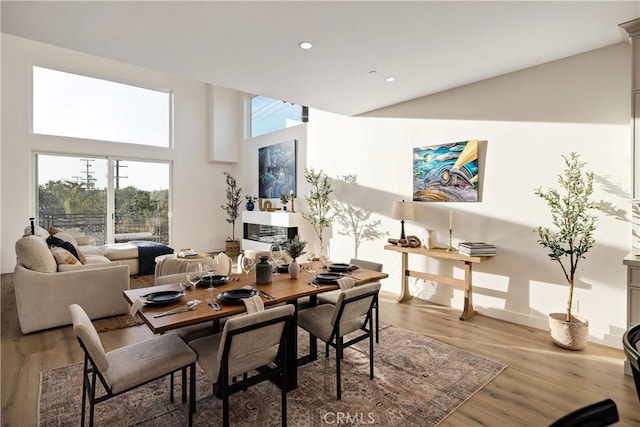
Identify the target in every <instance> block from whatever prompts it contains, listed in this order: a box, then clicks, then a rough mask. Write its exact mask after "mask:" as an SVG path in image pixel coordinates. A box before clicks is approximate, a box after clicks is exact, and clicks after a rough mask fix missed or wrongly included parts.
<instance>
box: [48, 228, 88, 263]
mask: <svg viewBox="0 0 640 427" xmlns="http://www.w3.org/2000/svg"><path fill="white" fill-rule="evenodd" d="M53 237H57V238H58V239H62V240H64V241H65V242H69V243H71V244H72V245H73V248H74V249H75V252H76V254H77V255H76V258H78V260H79V261H80V263H82V264H86V262H87V258H85V256H84V255H83V254H82V252H80V248H79V247H78V242H76V239H74V238H73V236H72V235H71V234H69V233H67V232H66V231H59V232H57V233H56V234H54V236H53ZM65 249H67V250H69V249H68V248H65ZM69 252H71V253H72V254H73V251H69ZM74 255H75V254H74Z"/></svg>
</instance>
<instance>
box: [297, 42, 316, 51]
mask: <svg viewBox="0 0 640 427" xmlns="http://www.w3.org/2000/svg"><path fill="white" fill-rule="evenodd" d="M298 46H300V48H301V49H311V48H312V47H313V45H312V44H311V42H300V43H298Z"/></svg>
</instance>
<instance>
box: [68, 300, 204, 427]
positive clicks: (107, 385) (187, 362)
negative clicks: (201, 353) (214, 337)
mask: <svg viewBox="0 0 640 427" xmlns="http://www.w3.org/2000/svg"><path fill="white" fill-rule="evenodd" d="M69 311H70V313H71V320H72V323H73V332H74V333H75V335H76V337H77V339H78V342H79V343H80V347H81V348H82V350H83V352H84V369H83V372H82V415H81V425H82V426H84V423H85V414H86V401H87V399H88V400H89V426H93V418H94V408H95V405H96V404H97V403H101V402H104V401H105V400H108V399H111V398H112V397H115V396H118V395H120V394H122V393H125V392H127V391H130V390H133V389H134V388H136V387H139V386H141V385H144V384H147V383H149V382H151V381H153V380H156V379H159V378H162V377H164V376H167V375H170V374H173V373H174V372H177V371H181V372H182V376H183V378H186V376H187V368H189V383H190V384H189V426H192V425H193V413H194V411H195V406H196V387H195V386H196V382H195V372H196V359H197V354H196V353H195V352H194V351H193V350H192V349H191V348H190V347H189V346H188V345H187V344H185V342H184V341H182V340H181V339H180V338H179V337H178V336H176V335H170V334H168V335H160V336H157V337H153V338H150V339H148V340H145V341H140V342H137V343H135V344H130V345H126V346H123V347H119V348H117V349H114V350H111V351H108V352H107V351H105V349H104V346H103V345H102V341H101V340H100V336H99V335H98V332H97V331H96V328H95V327H94V326H93V323H91V319H89V316H88V315H87V313H86V312H85V311H84V309H83V308H82V307H80V306H79V305H78V304H71V305H70V306H69ZM98 379H99V380H100V383H101V385H102V388H103V389H104V394H101V395H100V396H96V389H97V388H98V387H99V386H98ZM186 395H187V390H186V387H183V388H182V402H183V403H185V402H186V401H187V397H186ZM170 401H171V402H173V381H171V383H170Z"/></svg>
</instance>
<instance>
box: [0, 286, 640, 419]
mask: <svg viewBox="0 0 640 427" xmlns="http://www.w3.org/2000/svg"><path fill="white" fill-rule="evenodd" d="M11 279H12V278H11V275H2V277H1V280H2V283H1V294H0V297H1V299H2V300H1V305H0V308H1V310H2V311H1V313H0V314H1V320H2V326H1V327H2V331H1V335H2V342H1V344H2V375H1V377H2V380H1V381H2V383H1V386H2V425H3V426H32V425H36V420H37V401H38V388H39V376H40V372H41V371H42V370H45V369H52V368H56V367H59V366H64V365H67V364H70V363H75V362H80V361H82V353H81V351H80V348H79V346H78V342H77V341H76V339H75V336H74V335H73V331H72V330H71V328H70V327H62V328H56V329H53V330H48V331H43V332H36V333H32V334H29V335H22V334H21V332H20V328H19V325H18V318H17V314H16V310H15V298H14V293H13V284H12V280H11ZM134 280H136V279H134ZM137 280H144V281H148V279H145V278H141V279H137ZM395 297H396V295H393V294H390V293H384V292H383V293H382V294H381V297H380V319H381V321H383V322H385V323H389V324H392V325H395V326H399V327H402V328H406V329H410V330H413V331H416V332H420V333H423V334H426V335H429V336H430V337H433V338H435V339H438V340H441V341H444V342H446V343H449V344H451V345H454V346H457V347H460V348H463V349H466V350H468V351H471V352H474V353H476V354H481V355H484V356H485V357H488V358H491V359H494V360H497V361H500V362H502V363H504V364H506V365H507V366H508V367H507V369H506V370H505V371H504V372H503V373H501V374H500V375H499V376H498V377H497V378H496V379H494V380H493V381H492V382H491V383H489V384H488V385H487V386H486V387H484V388H483V389H482V390H480V391H479V392H478V393H477V394H475V395H474V396H473V397H471V399H469V400H468V401H467V402H466V403H464V404H463V405H462V406H461V407H460V408H459V409H458V410H456V411H455V412H454V413H453V414H452V415H450V416H449V417H448V418H447V419H445V420H444V422H443V423H442V424H441V426H443V427H453V426H455V427H458V426H482V425H484V426H544V425H548V424H549V423H551V422H552V421H553V420H555V419H556V418H559V417H560V416H562V415H563V414H565V413H567V412H570V411H571V410H573V409H576V408H578V407H580V406H583V405H587V404H589V403H592V402H596V401H599V400H602V399H605V398H612V399H613V400H614V401H615V402H616V404H617V406H618V411H619V413H620V419H621V422H620V423H619V424H618V425H620V426H638V425H640V403H639V402H638V398H637V395H636V392H635V388H634V385H633V380H632V379H631V377H629V376H626V375H624V373H623V360H624V355H623V353H622V351H621V350H616V349H612V348H609V347H604V346H600V345H596V344H592V343H589V344H588V345H587V348H586V349H585V350H583V351H580V352H572V351H567V350H562V349H560V348H558V347H556V346H554V345H553V344H552V343H551V342H550V341H549V338H548V333H547V332H546V331H541V330H537V329H533V328H529V327H525V326H520V325H516V324H512V323H508V322H504V321H501V320H496V319H492V318H489V317H485V316H482V315H476V316H474V317H473V318H471V319H470V320H467V321H464V322H462V321H460V320H458V315H459V310H456V309H451V308H448V307H442V306H437V305H433V304H429V303H427V302H425V301H422V300H419V299H412V300H410V301H408V302H406V303H404V304H396V303H395V302H394V300H395ZM151 335H152V334H151V333H150V332H149V330H148V329H147V327H146V326H144V325H141V326H136V327H131V328H126V329H120V330H116V331H110V332H105V333H102V334H101V337H102V340H103V342H104V345H105V347H107V349H110V348H114V347H118V346H121V345H124V344H129V343H132V342H136V341H138V340H141V339H144V338H147V337H150V336H151ZM433 368H434V369H437V368H438V367H437V366H434V367H433Z"/></svg>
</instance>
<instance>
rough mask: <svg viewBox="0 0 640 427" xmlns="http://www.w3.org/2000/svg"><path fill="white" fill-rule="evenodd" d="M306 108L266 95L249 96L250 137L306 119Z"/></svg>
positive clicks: (294, 124) (297, 123)
mask: <svg viewBox="0 0 640 427" xmlns="http://www.w3.org/2000/svg"><path fill="white" fill-rule="evenodd" d="M308 111H309V110H308V108H307V107H303V106H302V105H297V104H292V103H290V102H285V101H280V100H279V99H273V98H267V97H266V96H260V95H258V96H254V97H253V98H251V138H255V137H256V136H260V135H264V134H266V133H270V132H275V131H277V130H280V129H285V128H288V127H291V126H297V125H299V124H301V123H303V122H306V121H308V115H309V112H308Z"/></svg>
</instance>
